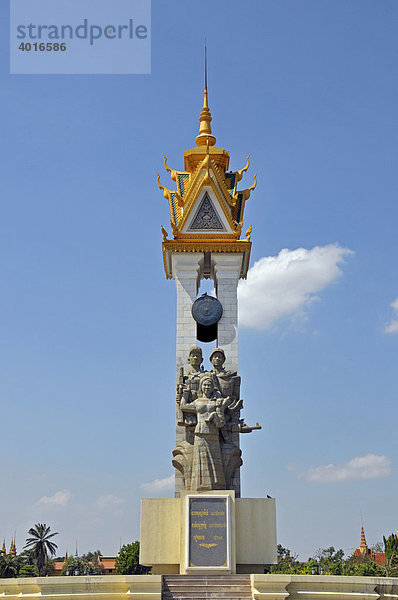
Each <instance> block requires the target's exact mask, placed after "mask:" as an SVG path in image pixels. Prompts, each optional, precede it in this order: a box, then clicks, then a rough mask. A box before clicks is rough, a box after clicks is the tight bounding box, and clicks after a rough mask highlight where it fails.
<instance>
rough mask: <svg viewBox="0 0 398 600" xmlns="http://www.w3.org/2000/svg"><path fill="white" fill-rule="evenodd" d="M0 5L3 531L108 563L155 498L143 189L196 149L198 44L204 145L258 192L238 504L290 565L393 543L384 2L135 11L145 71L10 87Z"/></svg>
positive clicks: (160, 275)
mask: <svg viewBox="0 0 398 600" xmlns="http://www.w3.org/2000/svg"><path fill="white" fill-rule="evenodd" d="M1 11H2V18H1V25H0V26H1V39H2V46H1V47H2V51H1V54H0V61H1V63H0V64H1V68H0V73H1V74H0V76H1V87H2V94H1V100H0V104H1V115H2V121H3V124H2V136H1V144H0V148H1V149H0V152H1V161H0V165H1V166H0V169H1V218H0V290H1V312H0V331H1V335H0V415H1V423H2V428H1V431H2V433H1V436H2V461H1V467H0V477H1V484H2V491H3V493H2V495H1V503H0V505H1V511H0V539H2V538H3V537H5V538H6V540H7V544H9V541H10V538H11V536H12V535H14V532H16V538H17V548H18V550H20V549H21V547H22V545H23V543H24V540H25V537H26V532H27V529H28V528H29V527H30V526H32V525H33V524H34V523H35V522H37V521H41V522H46V523H47V524H49V525H51V527H52V529H54V530H56V531H59V533H60V535H59V536H58V543H59V552H60V553H64V552H65V550H68V551H69V552H71V551H74V549H75V544H76V541H77V544H78V550H79V552H84V551H87V550H90V549H91V550H92V549H96V548H100V549H101V550H102V552H103V553H105V554H114V553H116V552H117V551H118V549H119V545H120V542H122V543H126V542H129V541H131V540H134V539H137V538H138V535H139V502H140V498H141V497H142V496H153V495H158V496H162V495H166V496H167V495H172V489H171V487H170V485H169V478H170V476H171V475H172V467H171V462H170V459H171V450H172V449H173V447H174V402H175V397H174V387H175V359H174V356H175V289H174V284H173V282H170V281H167V280H166V278H165V275H164V270H163V264H162V254H161V233H160V225H161V224H163V225H165V226H167V224H168V219H169V217H168V206H167V202H166V200H164V198H163V196H162V194H161V193H160V192H159V190H158V188H157V185H156V173H157V171H159V172H161V173H162V182H163V183H164V184H166V182H168V179H167V177H166V173H165V172H164V170H163V155H164V154H166V155H167V157H168V162H169V164H170V166H172V167H173V168H182V167H183V152H184V150H186V149H188V148H190V147H192V146H193V145H194V138H195V136H196V134H197V131H198V116H199V112H200V108H201V103H202V87H203V40H204V38H205V37H206V38H207V44H208V56H209V102H210V108H211V111H212V115H213V123H212V125H213V132H214V134H215V135H216V137H217V145H218V146H221V147H223V148H225V149H227V150H229V151H230V153H231V168H232V169H238V168H241V167H242V166H243V165H244V162H245V157H246V155H247V154H248V153H250V155H251V166H250V169H249V172H248V173H247V175H246V178H245V180H244V181H242V184H243V185H244V187H247V186H246V185H245V183H246V182H247V185H250V184H251V181H252V176H253V174H254V173H257V176H258V186H257V189H256V190H255V192H254V193H253V194H252V196H251V198H250V200H249V201H248V203H247V206H246V211H245V223H244V228H245V227H246V226H247V227H248V226H249V225H250V224H252V225H253V233H252V241H253V248H252V260H251V265H252V266H253V265H254V263H255V262H256V261H257V265H256V272H257V277H256V278H255V277H254V276H253V273H254V272H253V271H251V273H250V274H249V278H248V280H247V283H246V284H244V285H243V286H242V287H241V288H240V292H239V293H240V298H241V306H240V311H241V312H240V316H241V325H242V326H241V327H240V331H239V335H240V374H241V376H242V397H243V398H244V399H245V417H246V420H247V422H252V421H257V420H258V421H260V423H262V425H263V429H262V431H261V432H255V433H253V434H252V435H250V436H243V440H242V446H243V459H244V466H243V467H242V493H243V495H244V496H248V497H252V496H253V497H257V496H264V495H266V494H267V493H269V494H270V495H271V496H273V497H276V499H277V518H278V541H279V542H280V543H282V544H283V545H284V546H287V547H289V548H291V549H292V550H293V551H295V552H297V553H299V554H300V556H301V557H302V558H307V557H308V556H309V555H311V554H312V553H313V552H315V551H316V550H317V549H318V548H319V547H327V546H330V545H334V546H335V547H338V548H340V547H341V548H343V549H344V550H345V551H346V552H347V553H349V552H350V550H352V549H353V548H354V547H356V546H357V545H358V543H359V527H360V519H361V517H360V515H361V512H362V515H363V520H364V525H365V529H366V533H367V538H368V542H369V543H372V542H377V541H379V540H380V539H381V538H382V535H383V534H384V535H386V534H389V533H391V532H392V531H395V530H396V529H397V527H398V522H397V516H396V498H397V496H398V484H397V461H398V451H397V438H398V416H397V344H398V322H397V319H398V303H397V298H398V282H397V219H398V210H397V175H396V173H397V133H398V128H397V111H396V105H397V91H398V90H397V81H398V77H397V75H398V73H397V70H398V69H397V54H398V44H397V36H396V32H397V25H398V7H397V4H396V2H393V1H388V0H385V1H384V0H383V1H382V2H376V1H368V0H361V1H359V0H357V1H351V0H345V1H344V2H334V1H332V0H330V1H329V0H321V1H319V0H313V1H312V0H305V1H300V2H298V1H293V0H289V1H285V0H273V1H269V0H252V1H250V2H248V3H246V4H242V3H240V2H239V3H238V2H236V1H232V2H231V1H228V2H227V1H222V0H217V1H216V2H210V1H207V0H205V1H204V2H201V3H187V2H181V1H177V0H172V1H170V2H168V3H162V2H159V1H154V2H153V4H152V74H151V75H123V76H118V75H113V76H106V75H91V76H90V75H76V76H73V75H48V76H46V75H43V76H39V75H37V76H35V75H9V43H8V42H9V37H8V36H9V32H8V17H9V15H8V8H7V6H6V3H3V4H2V6H1ZM244 230H245V229H244ZM281 251H282V252H281ZM267 257H268V258H267ZM245 286H246V287H245ZM245 294H246V298H245V297H244V296H245ZM248 298H249V300H248ZM394 302H395V305H394V306H392V303H394ZM253 307H254V309H255V310H254V309H253ZM330 465H332V466H330Z"/></svg>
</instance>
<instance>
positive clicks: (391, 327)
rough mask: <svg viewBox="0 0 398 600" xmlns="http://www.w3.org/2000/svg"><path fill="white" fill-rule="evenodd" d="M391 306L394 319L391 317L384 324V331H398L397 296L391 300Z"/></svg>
mask: <svg viewBox="0 0 398 600" xmlns="http://www.w3.org/2000/svg"><path fill="white" fill-rule="evenodd" d="M391 307H392V308H393V309H394V312H395V316H396V318H395V319H391V321H390V322H389V323H388V324H387V325H386V326H385V329H384V333H398V298H397V299H396V300H394V302H391Z"/></svg>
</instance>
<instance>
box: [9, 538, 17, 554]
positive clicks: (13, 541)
mask: <svg viewBox="0 0 398 600" xmlns="http://www.w3.org/2000/svg"><path fill="white" fill-rule="evenodd" d="M8 554H9V555H10V556H14V557H15V556H16V555H17V548H16V545H15V538H13V539H12V540H11V546H10V551H9V553H8Z"/></svg>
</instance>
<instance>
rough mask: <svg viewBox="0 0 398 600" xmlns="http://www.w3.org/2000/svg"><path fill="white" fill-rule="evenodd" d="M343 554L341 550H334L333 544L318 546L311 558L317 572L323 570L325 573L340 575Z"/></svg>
mask: <svg viewBox="0 0 398 600" xmlns="http://www.w3.org/2000/svg"><path fill="white" fill-rule="evenodd" d="M343 556H344V551H343V550H341V549H340V550H335V548H334V546H329V548H319V550H318V551H317V552H316V553H315V554H314V556H313V558H312V560H314V561H315V567H316V570H317V572H318V571H319V572H321V571H323V573H324V574H325V575H341V574H342V572H343Z"/></svg>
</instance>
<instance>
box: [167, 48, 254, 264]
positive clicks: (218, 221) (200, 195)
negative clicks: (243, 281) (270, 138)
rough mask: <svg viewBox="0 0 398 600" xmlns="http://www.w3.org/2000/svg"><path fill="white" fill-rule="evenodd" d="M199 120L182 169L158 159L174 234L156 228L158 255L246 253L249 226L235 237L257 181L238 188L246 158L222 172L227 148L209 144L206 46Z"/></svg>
mask: <svg viewBox="0 0 398 600" xmlns="http://www.w3.org/2000/svg"><path fill="white" fill-rule="evenodd" d="M199 121H200V127H199V134H198V135H197V136H196V138H195V142H196V147H195V148H190V149H189V150H186V151H185V152H184V166H185V170H184V171H179V170H176V169H172V168H170V167H169V165H168V164H167V158H166V156H165V157H164V166H165V169H166V171H167V172H168V173H169V175H170V177H171V179H172V181H174V182H175V183H176V189H174V190H171V189H168V188H167V187H165V186H164V185H163V184H162V183H161V182H160V175H159V173H158V177H157V183H158V186H159V189H160V190H161V191H162V192H163V195H164V197H165V199H166V200H167V201H168V204H169V210H170V226H171V231H172V237H173V238H174V240H173V241H172V240H169V239H168V233H167V231H166V230H165V229H164V227H163V226H162V228H161V229H162V235H163V253H164V254H165V252H167V251H172V252H206V251H210V252H214V251H216V252H217V251H218V252H222V251H223V252H242V251H245V252H250V246H251V242H250V235H251V226H250V228H249V230H248V231H247V232H246V239H244V240H240V236H241V230H242V226H243V213H244V209H245V203H246V201H247V200H248V199H249V197H250V194H251V192H252V191H253V190H254V189H255V187H256V184H257V180H256V176H254V182H253V184H252V185H251V186H250V187H248V188H246V189H243V190H238V183H239V181H241V179H242V177H243V175H244V173H245V172H246V171H247V170H248V168H249V164H250V163H249V157H247V160H246V164H245V166H244V167H243V168H242V169H240V170H238V171H228V167H229V152H228V151H227V150H224V149H223V148H218V147H216V145H215V143H216V138H215V136H214V135H213V133H212V129H211V121H212V117H211V112H210V109H209V104H208V90H207V60H206V49H205V80H204V99H203V107H202V111H201V113H200V116H199ZM206 219H207V220H206ZM222 242H225V249H222ZM238 242H239V246H238V247H239V250H238V249H237V248H238V247H237V248H236V250H235V249H234V246H233V244H234V243H238ZM216 248H217V249H216ZM243 249H245V250H243ZM247 262H248V261H247ZM166 272H167V269H166Z"/></svg>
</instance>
